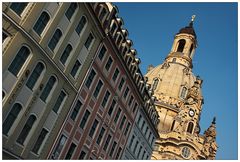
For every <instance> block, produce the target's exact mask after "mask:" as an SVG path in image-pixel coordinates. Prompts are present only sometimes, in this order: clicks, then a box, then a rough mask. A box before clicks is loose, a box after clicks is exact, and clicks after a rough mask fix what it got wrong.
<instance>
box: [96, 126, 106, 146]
mask: <svg viewBox="0 0 240 162" xmlns="http://www.w3.org/2000/svg"><path fill="white" fill-rule="evenodd" d="M104 133H105V128H103V127H102V129H101V131H100V133H99V135H98V138H97V141H96V143H97V144H98V145H99V144H100V143H101V141H102V138H103V135H104Z"/></svg>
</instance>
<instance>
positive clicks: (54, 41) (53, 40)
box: [48, 29, 62, 51]
mask: <svg viewBox="0 0 240 162" xmlns="http://www.w3.org/2000/svg"><path fill="white" fill-rule="evenodd" d="M61 37H62V32H61V30H59V29H57V30H56V31H55V33H54V34H53V36H52V38H51V40H50V42H49V43H48V47H49V48H50V49H51V50H52V51H53V50H54V49H55V47H56V45H57V44H58V42H59V40H60V38H61Z"/></svg>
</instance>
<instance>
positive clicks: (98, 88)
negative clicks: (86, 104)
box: [93, 80, 103, 98]
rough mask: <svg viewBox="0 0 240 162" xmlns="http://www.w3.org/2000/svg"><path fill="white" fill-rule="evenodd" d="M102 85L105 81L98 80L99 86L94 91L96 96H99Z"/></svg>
mask: <svg viewBox="0 0 240 162" xmlns="http://www.w3.org/2000/svg"><path fill="white" fill-rule="evenodd" d="M102 86H103V82H102V81H101V80H99V81H98V84H97V86H96V88H95V91H94V92H93V96H94V97H95V98H97V97H98V94H99V92H100V90H101V88H102Z"/></svg>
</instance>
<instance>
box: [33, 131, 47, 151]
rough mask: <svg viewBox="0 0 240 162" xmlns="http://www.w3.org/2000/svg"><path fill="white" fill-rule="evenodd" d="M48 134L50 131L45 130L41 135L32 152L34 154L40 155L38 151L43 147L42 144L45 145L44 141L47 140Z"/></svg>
mask: <svg viewBox="0 0 240 162" xmlns="http://www.w3.org/2000/svg"><path fill="white" fill-rule="evenodd" d="M47 134H48V131H47V130H46V129H44V128H43V129H42V131H41V133H40V135H39V136H38V139H37V141H36V143H35V145H34V147H33V149H32V151H33V152H34V153H36V154H37V153H38V150H39V148H40V147H41V145H42V143H43V141H44V139H45V137H46V135H47Z"/></svg>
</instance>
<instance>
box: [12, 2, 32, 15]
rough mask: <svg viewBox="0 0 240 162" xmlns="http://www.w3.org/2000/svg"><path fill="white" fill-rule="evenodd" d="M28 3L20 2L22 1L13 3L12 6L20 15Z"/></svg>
mask: <svg viewBox="0 0 240 162" xmlns="http://www.w3.org/2000/svg"><path fill="white" fill-rule="evenodd" d="M27 4H28V3H25V2H20V3H12V4H11V6H10V8H11V9H12V10H13V11H14V12H15V13H16V14H18V15H19V16H21V14H22V12H23V10H24V9H25V8H26V6H27Z"/></svg>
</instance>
